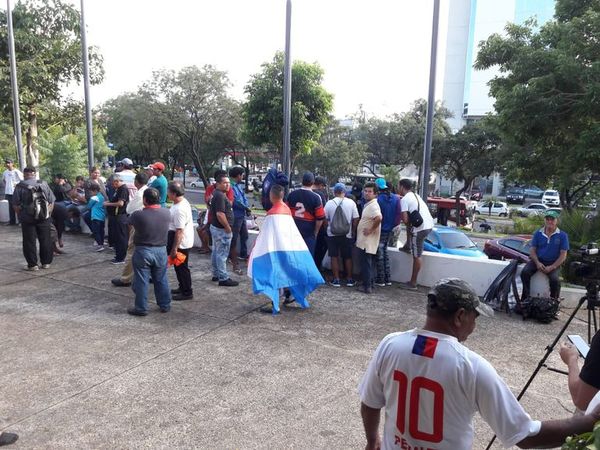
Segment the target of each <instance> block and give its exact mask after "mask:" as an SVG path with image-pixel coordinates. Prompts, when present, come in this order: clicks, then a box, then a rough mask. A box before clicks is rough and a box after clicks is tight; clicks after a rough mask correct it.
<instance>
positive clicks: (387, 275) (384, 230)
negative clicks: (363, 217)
mask: <svg viewBox="0 0 600 450" xmlns="http://www.w3.org/2000/svg"><path fill="white" fill-rule="evenodd" d="M375 184H376V185H377V188H378V189H379V194H378V195H377V203H379V209H381V217H382V219H381V234H380V235H379V247H378V248H377V276H376V277H375V285H376V286H391V285H392V279H391V270H390V258H389V255H388V251H387V249H388V244H389V242H390V237H391V236H392V232H393V230H394V227H396V226H398V225H400V222H401V221H402V216H401V215H400V197H399V196H398V195H396V194H394V193H392V192H390V189H389V187H388V185H387V183H386V181H385V179H383V178H377V179H376V180H375Z"/></svg>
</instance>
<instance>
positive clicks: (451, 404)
mask: <svg viewBox="0 0 600 450" xmlns="http://www.w3.org/2000/svg"><path fill="white" fill-rule="evenodd" d="M480 314H481V315H485V316H491V315H492V314H493V312H492V310H491V309H490V308H489V306H487V305H485V304H483V303H481V302H480V301H479V298H478V296H477V294H476V293H475V291H474V290H473V288H472V287H471V286H469V284H467V283H466V282H464V281H463V280H460V279H458V278H446V279H443V280H440V281H438V282H437V283H436V284H435V285H434V286H433V288H432V289H431V291H430V292H429V295H428V296H427V318H426V320H425V326H424V327H423V328H422V329H414V330H410V331H406V332H399V333H392V334H389V335H388V336H386V337H385V338H384V339H383V340H382V341H381V343H380V344H379V346H378V347H377V350H375V353H374V355H373V358H372V359H371V361H370V363H369V366H368V368H367V371H366V373H365V375H364V377H363V379H362V381H361V383H360V386H359V393H360V399H361V402H362V403H361V415H362V418H363V424H364V427H365V434H366V439H367V445H366V448H367V449H398V448H414V449H421V448H422V449H426V448H427V449H428V448H436V449H439V450H444V449H447V450H450V449H451V450H463V449H471V448H472V447H473V415H474V414H475V413H476V412H479V414H480V415H481V416H482V418H483V419H484V420H485V421H486V422H487V423H488V425H490V427H491V428H492V430H494V432H495V433H496V435H497V436H498V437H499V438H500V440H501V441H502V444H503V445H504V447H506V448H508V447H511V446H513V445H517V446H518V447H520V448H534V447H535V448H540V447H543V448H546V447H554V446H560V445H561V444H562V443H563V442H564V440H565V438H566V437H567V436H570V435H573V434H579V433H583V432H586V431H591V430H592V429H593V427H594V423H595V422H596V421H597V420H598V419H600V408H598V409H596V410H594V412H593V413H592V414H590V415H587V416H581V417H571V418H569V419H565V420H553V421H545V422H540V421H537V420H532V419H531V417H530V416H529V414H527V413H526V412H525V410H524V409H523V407H522V406H521V404H520V403H519V402H518V401H517V399H516V398H515V396H514V395H513V394H512V392H511V391H510V389H509V388H508V387H507V386H506V384H505V383H504V381H503V380H502V379H501V378H500V377H499V376H498V374H497V373H496V371H495V370H494V368H493V367H492V366H491V364H490V363H489V362H488V361H486V360H485V359H484V358H483V357H481V356H479V355H478V354H477V353H475V352H473V351H471V350H469V349H468V348H467V347H465V346H464V345H462V342H464V341H465V340H466V339H467V338H468V337H469V335H470V334H471V333H472V332H473V330H474V329H475V321H476V319H477V317H478V316H479V315H480ZM382 408H385V411H386V414H385V424H384V428H383V436H382V437H380V436H379V421H380V411H381V409H382Z"/></svg>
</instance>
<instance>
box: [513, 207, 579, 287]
mask: <svg viewBox="0 0 600 450" xmlns="http://www.w3.org/2000/svg"><path fill="white" fill-rule="evenodd" d="M544 219H545V225H544V228H540V229H539V230H538V231H536V232H535V234H534V235H533V239H532V240H531V250H530V251H529V257H530V260H529V262H528V263H527V264H526V265H525V267H524V268H523V271H522V272H521V280H522V281H523V295H522V298H523V299H526V298H527V297H529V284H530V281H531V277H532V276H533V274H535V273H536V272H537V271H538V270H539V271H541V272H543V273H545V274H546V275H547V276H548V280H549V282H550V297H552V298H556V299H558V296H559V295H560V279H559V274H560V266H561V265H562V263H563V262H564V261H565V259H566V258H567V251H568V250H569V236H567V233H565V232H564V231H561V230H559V229H558V226H557V225H558V213H557V212H556V211H547V212H546V213H545V214H544Z"/></svg>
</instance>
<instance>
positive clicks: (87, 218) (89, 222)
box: [81, 209, 94, 233]
mask: <svg viewBox="0 0 600 450" xmlns="http://www.w3.org/2000/svg"><path fill="white" fill-rule="evenodd" d="M81 218H82V219H83V221H84V222H85V224H86V225H87V226H88V228H89V229H90V231H91V232H92V233H93V232H94V230H93V229H92V211H91V210H89V209H88V210H87V211H86V212H84V213H83V214H82V215H81Z"/></svg>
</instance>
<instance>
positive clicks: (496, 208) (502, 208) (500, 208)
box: [475, 201, 508, 217]
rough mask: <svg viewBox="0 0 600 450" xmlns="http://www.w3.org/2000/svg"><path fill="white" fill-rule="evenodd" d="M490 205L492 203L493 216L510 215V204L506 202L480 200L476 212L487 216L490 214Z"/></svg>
mask: <svg viewBox="0 0 600 450" xmlns="http://www.w3.org/2000/svg"><path fill="white" fill-rule="evenodd" d="M490 205H492V216H499V217H508V205H507V204H506V203H504V202H492V201H484V202H480V203H479V204H478V205H477V208H475V214H482V215H485V216H487V215H488V214H490Z"/></svg>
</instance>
